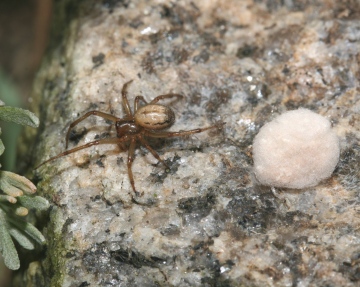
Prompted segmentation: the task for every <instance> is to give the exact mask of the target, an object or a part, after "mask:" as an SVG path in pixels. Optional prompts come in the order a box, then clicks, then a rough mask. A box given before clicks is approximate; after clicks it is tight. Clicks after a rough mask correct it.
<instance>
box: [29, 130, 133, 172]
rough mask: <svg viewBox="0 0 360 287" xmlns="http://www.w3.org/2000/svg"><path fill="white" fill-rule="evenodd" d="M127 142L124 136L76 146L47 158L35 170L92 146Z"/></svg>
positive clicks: (127, 138)
mask: <svg viewBox="0 0 360 287" xmlns="http://www.w3.org/2000/svg"><path fill="white" fill-rule="evenodd" d="M128 140H129V137H127V136H124V137H122V138H108V139H101V140H96V141H92V142H89V143H87V144H84V145H81V146H78V147H75V148H73V149H70V150H67V151H64V152H62V153H60V154H58V155H56V156H53V157H51V158H49V159H48V160H46V161H44V162H42V163H41V164H39V165H38V166H37V167H35V169H38V168H39V167H40V166H42V165H44V164H46V163H48V162H50V161H53V160H55V159H57V158H59V157H63V156H66V155H68V154H71V153H74V152H77V151H79V150H82V149H85V148H88V147H91V146H93V145H100V144H121V143H123V142H126V141H128Z"/></svg>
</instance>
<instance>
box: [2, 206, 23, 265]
mask: <svg viewBox="0 0 360 287" xmlns="http://www.w3.org/2000/svg"><path fill="white" fill-rule="evenodd" d="M5 216H6V215H5V214H4V212H3V211H2V210H1V209H0V251H1V254H2V256H3V258H4V263H5V265H6V266H7V267H8V268H9V269H11V270H17V269H19V268H20V260H19V256H18V253H17V251H16V248H15V245H14V242H13V241H12V239H11V236H10V234H9V232H8V230H7V222H6V219H5Z"/></svg>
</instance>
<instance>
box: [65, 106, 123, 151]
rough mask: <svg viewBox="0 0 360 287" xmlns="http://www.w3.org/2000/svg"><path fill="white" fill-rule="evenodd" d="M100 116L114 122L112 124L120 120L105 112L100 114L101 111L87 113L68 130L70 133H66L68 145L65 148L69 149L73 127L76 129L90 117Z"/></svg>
mask: <svg viewBox="0 0 360 287" xmlns="http://www.w3.org/2000/svg"><path fill="white" fill-rule="evenodd" d="M92 115H94V116H98V117H101V118H104V119H106V120H109V121H112V122H116V121H118V120H120V119H119V118H118V117H115V116H113V115H111V114H107V113H103V112H99V111H90V112H87V113H86V114H85V115H83V116H82V117H80V118H78V119H77V120H75V121H73V122H72V123H71V124H70V126H69V128H68V131H67V133H66V145H65V147H66V148H67V147H68V144H69V137H70V131H71V129H72V128H73V127H75V126H76V125H77V124H78V123H80V122H82V121H83V120H85V119H86V118H88V117H89V116H92Z"/></svg>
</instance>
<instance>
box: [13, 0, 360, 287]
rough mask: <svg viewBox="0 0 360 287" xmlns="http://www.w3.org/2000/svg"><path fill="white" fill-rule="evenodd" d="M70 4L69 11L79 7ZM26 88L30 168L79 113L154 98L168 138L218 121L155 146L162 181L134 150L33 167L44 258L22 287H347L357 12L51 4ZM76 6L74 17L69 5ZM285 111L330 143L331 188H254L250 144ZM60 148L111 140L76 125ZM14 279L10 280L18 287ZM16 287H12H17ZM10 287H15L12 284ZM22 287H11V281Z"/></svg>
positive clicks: (353, 196) (313, 4) (355, 164)
mask: <svg viewBox="0 0 360 287" xmlns="http://www.w3.org/2000/svg"><path fill="white" fill-rule="evenodd" d="M79 3H80V4H79ZM55 5H56V6H55V15H56V17H57V18H56V19H55V20H54V23H55V25H54V30H53V31H54V33H53V35H52V45H51V47H50V50H49V54H48V56H47V57H46V59H45V60H44V63H43V66H42V69H41V71H40V72H39V75H38V77H37V81H36V83H35V88H34V93H33V94H34V106H36V105H37V106H36V107H37V108H38V113H39V114H40V119H41V121H42V127H41V129H40V130H39V135H38V140H39V143H38V144H37V146H36V149H34V152H33V153H32V156H33V159H34V165H35V164H39V163H40V162H41V161H44V160H46V159H48V158H49V157H50V156H54V155H56V154H58V153H60V152H62V151H63V150H64V149H65V135H66V131H67V128H68V126H69V124H70V123H71V122H72V121H74V120H75V119H76V118H77V117H79V116H80V115H82V114H84V113H85V112H87V111H90V110H94V109H96V110H100V111H103V112H106V113H114V114H116V115H117V116H120V117H121V116H123V114H124V113H123V111H122V106H121V97H120V92H121V89H122V86H123V84H124V83H125V82H127V81H128V80H130V79H133V80H134V82H133V83H132V85H131V86H130V88H129V100H130V103H131V105H132V104H133V99H134V97H135V96H137V95H143V96H144V97H145V98H146V99H147V100H150V99H152V98H154V97H155V96H157V95H160V94H165V93H168V92H173V93H180V94H183V95H185V99H184V100H181V101H178V102H176V103H174V104H173V107H174V110H175V114H176V117H177V120H176V122H175V124H174V126H173V127H172V128H171V130H173V131H177V130H187V129H193V128H197V127H204V126H209V125H212V124H214V123H215V122H217V121H225V122H226V126H225V129H224V132H223V133H221V132H204V133H201V134H198V135H196V136H191V137H189V138H180V139H173V140H159V141H154V142H152V146H153V147H154V149H155V150H157V151H158V152H159V154H160V156H161V157H162V158H164V159H165V160H166V162H167V164H168V165H169V167H170V171H168V172H166V171H164V169H163V167H162V166H161V165H160V164H157V161H156V160H154V158H153V157H152V156H151V154H150V153H148V152H147V150H145V149H143V148H138V149H137V150H136V159H135V161H134V164H133V171H134V177H135V184H136V186H137V188H138V189H139V190H140V191H142V192H144V195H143V196H142V197H136V200H137V203H136V202H134V201H133V200H132V190H131V186H130V184H129V180H128V175H127V168H126V160H127V153H126V152H122V151H121V150H120V149H119V147H117V146H116V145H110V146H97V147H92V148H89V149H86V150H82V151H79V152H77V153H74V154H71V155H69V156H66V157H62V158H60V159H58V160H56V161H53V162H51V163H49V164H47V165H46V166H44V167H41V168H40V169H39V170H38V171H37V172H36V173H35V175H36V179H37V180H38V191H39V193H42V194H43V195H44V196H46V197H47V198H48V199H50V200H51V201H52V203H53V208H52V210H51V211H50V222H49V223H48V224H47V225H46V227H45V228H44V234H45V236H46V237H47V240H48V248H47V252H46V254H45V257H44V258H42V259H40V260H39V262H33V263H32V264H31V265H30V266H29V268H28V270H26V271H25V274H24V276H23V277H22V278H26V279H20V278H19V277H18V278H17V280H25V281H26V284H28V285H26V286H143V287H145V286H181V287H187V286H189V287H190V286H357V285H358V284H359V281H360V275H359V274H360V260H359V258H360V248H359V246H360V235H359V232H360V205H359V204H360V201H359V198H360V196H359V195H360V194H359V193H360V188H359V186H360V167H359V162H360V145H359V139H360V131H359V126H360V96H359V87H360V85H359V84H360V83H359V79H360V75H359V64H358V63H359V61H360V54H359V51H360V32H359V31H360V21H359V20H358V19H359V17H360V5H359V3H358V2H357V1H341V2H340V1H336V0H332V1H331V0H329V1H325V0H324V1H305V0H296V1H295V0H294V1H277V0H268V1H255V0H253V1H251V0H244V1H236V0H230V1H220V0H212V1H208V0H200V1H195V2H194V1H190V0H189V1H187V0H183V1H173V2H170V1H161V0H153V1H145V0H134V1H130V0H129V1H126V0H125V1H116V0H113V1H110V0H104V1H91V0H87V1H81V2H77V1H70V0H68V1H57V2H55ZM79 5H80V6H79ZM300 107H304V108H308V109H310V110H313V111H314V112H316V113H318V114H321V115H323V116H325V117H327V118H329V119H330V120H331V122H332V124H333V126H334V130H335V131H336V133H337V134H338V135H339V137H340V141H341V155H340V162H339V165H338V167H337V168H336V170H335V172H334V174H333V176H332V177H331V178H330V179H328V180H326V181H324V182H322V183H320V184H319V185H318V186H316V187H313V188H308V189H304V190H301V191H293V190H286V189H276V190H275V189H273V188H271V187H266V186H261V185H260V184H259V183H257V182H256V180H255V178H254V176H253V171H252V164H253V162H252V153H251V150H252V141H253V139H254V137H255V135H256V134H257V132H258V130H259V129H260V127H261V126H263V125H264V124H265V123H266V122H269V121H270V120H272V119H273V118H274V117H276V116H277V115H279V114H281V113H283V112H285V111H287V110H292V109H297V108H300ZM74 131H75V133H74V135H73V136H72V137H71V142H70V147H74V146H76V145H80V144H84V143H86V142H89V141H92V140H94V139H96V138H103V137H106V136H111V135H114V128H110V125H109V123H108V122H106V121H104V120H103V119H100V118H97V117H90V118H88V119H86V120H85V121H84V122H83V123H81V124H79V125H78V126H77V127H76V128H75V129H74ZM18 282H20V281H18ZM19 284H20V283H19ZM21 284H25V282H21ZM17 286H25V285H17Z"/></svg>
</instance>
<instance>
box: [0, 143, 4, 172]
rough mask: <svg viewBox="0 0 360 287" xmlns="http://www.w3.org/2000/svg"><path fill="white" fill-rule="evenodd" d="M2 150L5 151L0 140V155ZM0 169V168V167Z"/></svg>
mask: <svg viewBox="0 0 360 287" xmlns="http://www.w3.org/2000/svg"><path fill="white" fill-rule="evenodd" d="M4 150H5V147H4V144H3V142H2V140H0V155H2V154H3V152H4ZM0 167H1V165H0Z"/></svg>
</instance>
